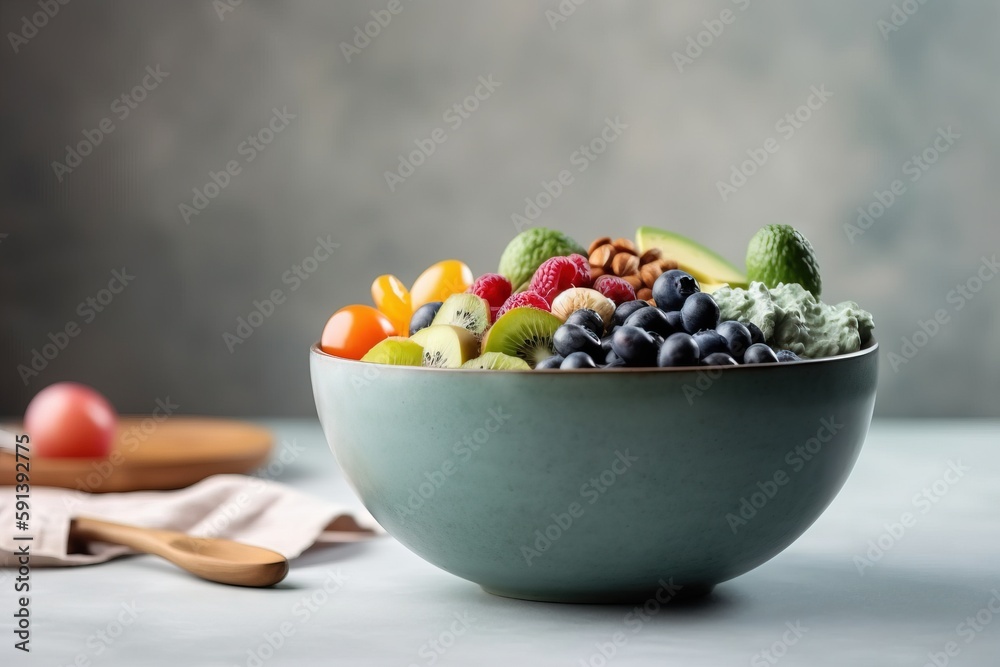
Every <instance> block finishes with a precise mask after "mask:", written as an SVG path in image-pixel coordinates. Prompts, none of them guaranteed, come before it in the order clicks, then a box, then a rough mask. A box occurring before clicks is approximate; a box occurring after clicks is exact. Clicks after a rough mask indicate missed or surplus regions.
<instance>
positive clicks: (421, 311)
mask: <svg viewBox="0 0 1000 667" xmlns="http://www.w3.org/2000/svg"><path fill="white" fill-rule="evenodd" d="M441 303H442V302H441V301H431V302H430V303H425V304H424V305H422V306H420V307H419V308H417V310H416V311H415V312H414V313H413V317H411V318H410V335H411V336H412V335H413V334H415V333H417V332H418V331H420V330H421V329H426V328H427V327H429V326H430V325H431V322H432V321H433V320H434V316H435V315H437V314H438V311H439V310H441Z"/></svg>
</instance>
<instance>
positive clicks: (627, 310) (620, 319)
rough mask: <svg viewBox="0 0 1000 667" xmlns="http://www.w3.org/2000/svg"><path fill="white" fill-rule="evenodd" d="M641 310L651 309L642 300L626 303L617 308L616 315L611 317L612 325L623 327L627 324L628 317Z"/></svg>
mask: <svg viewBox="0 0 1000 667" xmlns="http://www.w3.org/2000/svg"><path fill="white" fill-rule="evenodd" d="M640 308H649V304H648V303H646V302H645V301H643V300H642V299H636V300H635V301H626V302H625V303H623V304H621V305H620V306H618V307H617V308H615V314H614V315H612V316H611V324H613V325H616V326H621V325H623V324H625V320H627V319H628V316H629V315H631V314H632V313H634V312H635V311H637V310H639V309H640Z"/></svg>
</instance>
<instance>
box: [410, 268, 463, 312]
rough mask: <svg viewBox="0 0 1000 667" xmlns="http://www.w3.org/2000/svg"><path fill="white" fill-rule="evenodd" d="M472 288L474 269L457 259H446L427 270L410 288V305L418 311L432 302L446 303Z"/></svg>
mask: <svg viewBox="0 0 1000 667" xmlns="http://www.w3.org/2000/svg"><path fill="white" fill-rule="evenodd" d="M470 287H472V269H470V268H469V267H468V266H466V265H465V264H464V263H463V262H460V261H458V260H457V259H446V260H444V261H443V262H438V263H437V264H433V265H431V266H430V267H428V268H427V270H426V271H424V272H423V273H421V274H420V276H419V277H418V278H417V279H416V280H415V281H414V282H413V287H411V288H410V305H411V307H412V308H413V310H416V309H417V308H419V307H420V306H422V305H424V304H425V303H430V302H431V301H444V300H445V299H447V298H448V297H449V296H451V295H452V294H458V293H460V292H464V291H465V290H467V289H469V288H470Z"/></svg>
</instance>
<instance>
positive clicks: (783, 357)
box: [776, 350, 802, 361]
mask: <svg viewBox="0 0 1000 667" xmlns="http://www.w3.org/2000/svg"><path fill="white" fill-rule="evenodd" d="M776 356H777V358H778V361H802V358H801V357H800V356H799V355H797V354H795V353H794V352H792V351H791V350H778V352H777V353H776Z"/></svg>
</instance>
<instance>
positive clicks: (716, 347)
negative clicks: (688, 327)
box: [691, 329, 729, 359]
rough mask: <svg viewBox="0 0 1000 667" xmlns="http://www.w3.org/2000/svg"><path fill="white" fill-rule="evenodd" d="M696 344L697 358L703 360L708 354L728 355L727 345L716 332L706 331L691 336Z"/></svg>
mask: <svg viewBox="0 0 1000 667" xmlns="http://www.w3.org/2000/svg"><path fill="white" fill-rule="evenodd" d="M691 337H692V338H694V342H696V343H697V344H698V350H699V355H698V356H699V358H701V359H704V358H705V357H707V356H708V355H710V354H716V353H721V354H729V343H728V342H726V339H725V338H723V337H722V334H720V333H719V332H718V331H712V330H711V329H706V330H705V331H699V332H698V333H696V334H694V335H693V336H691Z"/></svg>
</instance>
